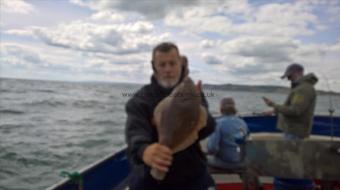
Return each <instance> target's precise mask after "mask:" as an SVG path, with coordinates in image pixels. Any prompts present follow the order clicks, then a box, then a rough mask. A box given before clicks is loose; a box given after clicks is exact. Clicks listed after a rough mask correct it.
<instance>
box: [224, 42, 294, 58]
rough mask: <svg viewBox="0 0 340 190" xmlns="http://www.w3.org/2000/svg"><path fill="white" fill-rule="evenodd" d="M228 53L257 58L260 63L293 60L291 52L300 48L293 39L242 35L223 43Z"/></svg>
mask: <svg viewBox="0 0 340 190" xmlns="http://www.w3.org/2000/svg"><path fill="white" fill-rule="evenodd" d="M223 48H224V50H225V52H226V53H232V54H236V55H239V56H242V57H249V58H254V59H256V62H259V63H282V62H290V61H292V58H291V54H292V53H293V52H294V51H295V50H296V49H297V48H298V45H297V43H296V42H294V41H293V40H291V39H287V38H286V39H283V38H271V37H240V38H236V39H235V40H230V41H228V42H226V43H225V44H223Z"/></svg>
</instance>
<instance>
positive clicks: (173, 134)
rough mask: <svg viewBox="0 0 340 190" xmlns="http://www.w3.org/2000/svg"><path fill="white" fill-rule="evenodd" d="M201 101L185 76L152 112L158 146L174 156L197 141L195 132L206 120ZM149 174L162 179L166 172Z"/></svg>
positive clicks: (154, 171)
mask: <svg viewBox="0 0 340 190" xmlns="http://www.w3.org/2000/svg"><path fill="white" fill-rule="evenodd" d="M201 101H202V97H201V93H200V91H199V90H198V89H197V87H196V86H195V84H194V82H193V81H192V80H191V79H190V77H188V76H186V77H185V78H184V79H183V81H182V82H181V83H180V84H179V85H177V87H175V89H174V90H173V91H172V93H171V94H170V95H169V96H168V97H166V98H164V99H163V100H162V101H161V102H160V103H159V104H158V105H157V106H156V108H155V110H154V118H153V123H154V125H155V126H156V128H157V132H158V140H159V143H160V144H162V145H165V146H167V147H169V148H170V149H171V150H172V152H173V153H176V152H179V151H182V150H184V149H186V148H187V147H189V146H190V145H192V144H193V143H194V142H195V141H196V140H197V139H198V131H199V130H200V129H202V128H203V127H204V126H205V125H206V120H207V111H206V109H205V108H204V107H203V106H202V105H201ZM151 175H152V176H153V177H154V178H155V179H158V180H162V179H164V177H165V175H166V173H163V172H160V171H157V170H156V169H152V170H151Z"/></svg>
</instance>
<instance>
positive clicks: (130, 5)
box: [71, 0, 199, 20]
mask: <svg viewBox="0 0 340 190" xmlns="http://www.w3.org/2000/svg"><path fill="white" fill-rule="evenodd" d="M71 2H72V3H74V4H77V5H80V6H86V7H89V8H91V9H93V10H120V11H126V12H135V13H139V14H141V15H143V16H145V17H146V18H148V19H151V20H154V19H162V18H163V17H164V16H166V15H167V13H168V12H169V11H172V10H174V9H177V8H183V7H190V6H192V5H193V4H196V3H198V2H199V0H186V1H182V0H161V1H150V0H139V1H108V0H71Z"/></svg>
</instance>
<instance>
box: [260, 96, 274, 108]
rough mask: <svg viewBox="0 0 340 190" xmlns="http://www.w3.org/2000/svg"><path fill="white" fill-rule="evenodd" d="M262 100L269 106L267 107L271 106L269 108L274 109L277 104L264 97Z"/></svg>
mask: <svg viewBox="0 0 340 190" xmlns="http://www.w3.org/2000/svg"><path fill="white" fill-rule="evenodd" d="M262 99H263V101H264V103H266V104H267V106H269V107H274V105H275V104H274V102H273V101H271V100H270V99H268V98H266V97H262Z"/></svg>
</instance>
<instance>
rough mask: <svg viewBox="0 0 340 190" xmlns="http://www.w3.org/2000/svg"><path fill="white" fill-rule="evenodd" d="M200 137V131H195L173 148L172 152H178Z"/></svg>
mask: <svg viewBox="0 0 340 190" xmlns="http://www.w3.org/2000/svg"><path fill="white" fill-rule="evenodd" d="M197 139H198V132H197V131H196V130H195V131H193V132H192V133H191V134H190V135H189V136H188V137H187V138H186V139H185V140H184V141H183V142H182V143H180V144H178V145H177V146H175V147H173V148H172V152H173V153H176V152H179V151H182V150H184V149H186V148H188V147H189V146H190V145H192V144H193V143H194V142H195V141H196V140H197Z"/></svg>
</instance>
